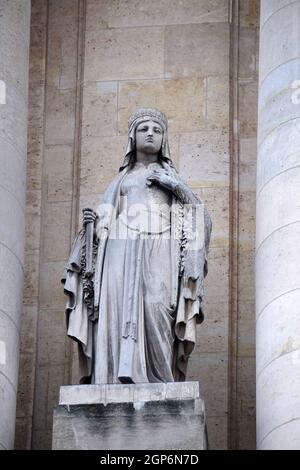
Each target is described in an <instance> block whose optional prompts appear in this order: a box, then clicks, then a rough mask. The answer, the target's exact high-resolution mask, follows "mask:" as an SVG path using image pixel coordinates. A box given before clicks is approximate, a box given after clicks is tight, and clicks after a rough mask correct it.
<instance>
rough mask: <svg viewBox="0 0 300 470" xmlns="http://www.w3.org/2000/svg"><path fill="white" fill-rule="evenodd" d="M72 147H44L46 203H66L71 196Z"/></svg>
mask: <svg viewBox="0 0 300 470" xmlns="http://www.w3.org/2000/svg"><path fill="white" fill-rule="evenodd" d="M73 158H74V155H73V145H54V146H46V148H45V156H44V170H45V179H46V181H47V201H48V202H50V203H54V202H57V203H58V202H67V201H71V200H72V195H73V165H74V162H73Z"/></svg>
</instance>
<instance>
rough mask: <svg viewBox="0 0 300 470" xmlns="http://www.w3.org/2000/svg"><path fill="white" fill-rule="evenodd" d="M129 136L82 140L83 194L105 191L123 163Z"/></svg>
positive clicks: (81, 179)
mask: <svg viewBox="0 0 300 470" xmlns="http://www.w3.org/2000/svg"><path fill="white" fill-rule="evenodd" d="M126 145H127V137H125V136H124V137H123V136H122V137H120V136H115V137H88V138H85V139H83V140H82V150H81V173H80V193H81V195H89V194H99V193H103V192H104V191H105V189H106V187H107V186H108V183H109V182H110V181H111V180H112V179H113V177H114V176H115V175H116V174H117V173H118V170H119V168H120V166H121V165H122V162H123V158H124V155H125V149H126Z"/></svg>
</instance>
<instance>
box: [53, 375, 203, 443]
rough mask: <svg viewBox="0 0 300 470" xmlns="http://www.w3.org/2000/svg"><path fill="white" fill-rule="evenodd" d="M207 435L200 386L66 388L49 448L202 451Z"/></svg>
mask: <svg viewBox="0 0 300 470" xmlns="http://www.w3.org/2000/svg"><path fill="white" fill-rule="evenodd" d="M205 430H206V429H205V409H204V401H203V400H202V399H201V398H200V393H199V384H198V382H177V383H167V384H164V383H159V384H153V383H152V384H129V385H121V384H120V385H119V384H118V385H112V384H107V385H75V386H64V387H61V389H60V401H59V406H57V407H56V408H55V410H54V422H53V445H52V448H53V449H56V450H62V449H70V450H71V449H82V450H114V449H115V450H117V449H118V450H127V449H128V450H135V449H144V450H147V449H151V450H159V449H162V450H172V449H177V450H203V449H206V432H205Z"/></svg>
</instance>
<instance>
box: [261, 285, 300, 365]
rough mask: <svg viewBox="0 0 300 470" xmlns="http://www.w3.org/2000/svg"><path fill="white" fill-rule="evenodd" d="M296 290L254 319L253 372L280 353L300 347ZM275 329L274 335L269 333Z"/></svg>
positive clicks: (299, 305) (275, 301)
mask: <svg viewBox="0 0 300 470" xmlns="http://www.w3.org/2000/svg"><path fill="white" fill-rule="evenodd" d="M299 300H300V290H299V289H297V290H295V291H292V292H287V293H286V294H284V295H283V296H282V297H279V298H277V299H275V300H274V301H273V302H272V303H271V304H270V305H267V306H266V308H265V309H264V310H263V311H262V312H261V314H260V315H259V317H258V318H257V336H256V341H257V347H258V348H259V351H261V352H260V354H259V355H258V357H257V371H258V373H260V372H261V371H262V370H263V369H264V368H265V367H266V366H267V365H268V364H270V363H271V362H272V361H274V360H275V359H277V358H279V357H280V356H282V355H284V354H289V353H291V352H293V351H297V350H299V349H300V325H299V321H298V319H299V311H300V304H299ZM273 331H276V336H275V335H274V334H273Z"/></svg>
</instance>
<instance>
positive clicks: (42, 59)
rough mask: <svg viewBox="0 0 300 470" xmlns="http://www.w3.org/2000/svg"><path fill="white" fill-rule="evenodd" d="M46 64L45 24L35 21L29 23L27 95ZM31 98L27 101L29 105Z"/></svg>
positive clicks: (30, 92) (41, 75)
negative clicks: (28, 84)
mask: <svg viewBox="0 0 300 470" xmlns="http://www.w3.org/2000/svg"><path fill="white" fill-rule="evenodd" d="M36 3H37V2H36ZM45 66H46V34H45V26H44V25H42V24H41V23H37V24H36V25H35V26H34V25H33V24H31V29H30V60H29V76H30V87H29V90H28V91H29V96H30V94H32V93H34V92H35V90H36V87H37V86H38V84H39V83H41V78H42V77H43V76H44V74H45ZM31 102H32V100H31V98H30V99H29V103H30V106H31Z"/></svg>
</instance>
